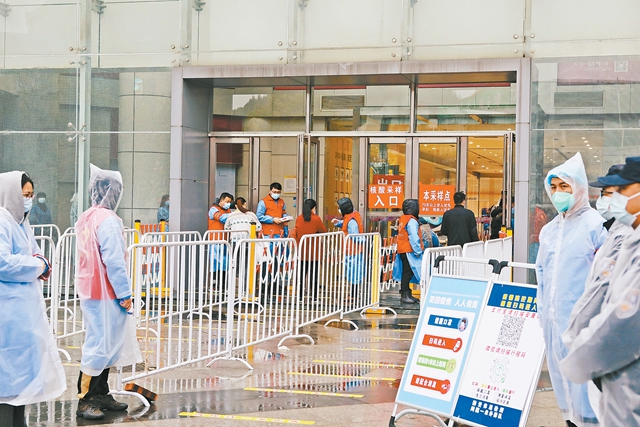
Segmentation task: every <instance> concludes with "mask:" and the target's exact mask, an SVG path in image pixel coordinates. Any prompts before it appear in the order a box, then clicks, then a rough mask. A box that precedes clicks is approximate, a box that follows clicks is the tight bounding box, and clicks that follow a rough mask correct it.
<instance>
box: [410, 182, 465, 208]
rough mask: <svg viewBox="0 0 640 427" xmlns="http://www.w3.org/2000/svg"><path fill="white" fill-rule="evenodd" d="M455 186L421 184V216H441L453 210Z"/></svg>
mask: <svg viewBox="0 0 640 427" xmlns="http://www.w3.org/2000/svg"><path fill="white" fill-rule="evenodd" d="M455 192H456V187H455V185H429V184H422V183H421V184H420V199H419V200H420V215H427V216H441V215H442V214H444V213H445V212H446V211H448V210H449V209H451V208H453V206H454V204H453V193H455Z"/></svg>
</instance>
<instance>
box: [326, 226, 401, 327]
mask: <svg viewBox="0 0 640 427" xmlns="http://www.w3.org/2000/svg"><path fill="white" fill-rule="evenodd" d="M343 253H344V261H343V264H344V265H343V267H342V269H343V277H344V281H343V286H342V293H341V297H340V301H341V304H342V309H341V310H340V318H339V319H331V320H329V321H328V322H327V323H326V324H325V326H327V325H329V324H331V323H333V322H345V323H349V324H351V325H352V326H353V327H354V328H355V329H358V327H357V325H356V324H355V323H354V322H352V321H350V320H348V319H345V318H344V315H345V314H349V313H353V312H356V311H359V312H360V314H361V315H363V314H364V313H365V312H366V311H367V310H370V309H378V310H384V311H389V312H391V313H393V314H394V315H395V314H396V312H395V311H394V310H393V309H391V308H389V307H380V233H362V234H348V235H346V236H345V237H344V249H343Z"/></svg>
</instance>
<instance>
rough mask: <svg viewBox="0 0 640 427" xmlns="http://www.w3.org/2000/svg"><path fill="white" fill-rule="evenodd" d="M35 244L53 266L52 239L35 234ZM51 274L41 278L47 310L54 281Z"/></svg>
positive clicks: (53, 245)
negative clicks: (45, 278) (44, 278)
mask: <svg viewBox="0 0 640 427" xmlns="http://www.w3.org/2000/svg"><path fill="white" fill-rule="evenodd" d="M35 239H36V244H37V245H38V247H39V248H40V251H41V252H42V255H44V257H45V258H46V259H47V260H48V261H49V264H50V265H51V266H52V267H53V266H54V263H55V258H56V245H55V243H54V242H53V239H52V238H51V237H48V236H36V238H35ZM51 273H52V274H51V275H50V276H49V278H48V279H47V280H41V284H42V296H43V297H44V303H45V306H46V307H47V311H49V312H50V311H51V306H52V305H53V304H52V297H51V296H52V294H53V286H54V283H55V276H54V275H53V271H52V272H51ZM49 324H50V325H51V324H52V322H51V316H49Z"/></svg>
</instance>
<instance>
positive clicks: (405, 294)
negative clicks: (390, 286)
mask: <svg viewBox="0 0 640 427" xmlns="http://www.w3.org/2000/svg"><path fill="white" fill-rule="evenodd" d="M400 302H401V303H403V304H415V301H414V298H412V297H411V291H401V292H400Z"/></svg>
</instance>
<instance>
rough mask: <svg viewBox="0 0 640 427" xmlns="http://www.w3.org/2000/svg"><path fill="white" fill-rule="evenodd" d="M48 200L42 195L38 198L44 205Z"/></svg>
mask: <svg viewBox="0 0 640 427" xmlns="http://www.w3.org/2000/svg"><path fill="white" fill-rule="evenodd" d="M46 201H47V199H45V198H44V197H40V198H39V199H38V203H40V204H41V205H44V203H45V202H46Z"/></svg>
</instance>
